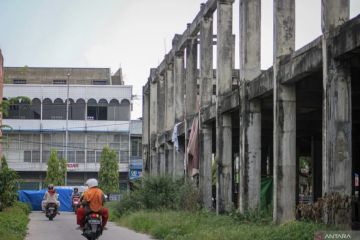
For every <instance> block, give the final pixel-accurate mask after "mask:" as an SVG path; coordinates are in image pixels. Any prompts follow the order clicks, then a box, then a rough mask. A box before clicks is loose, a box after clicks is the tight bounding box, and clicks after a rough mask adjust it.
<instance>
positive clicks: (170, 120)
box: [165, 63, 175, 130]
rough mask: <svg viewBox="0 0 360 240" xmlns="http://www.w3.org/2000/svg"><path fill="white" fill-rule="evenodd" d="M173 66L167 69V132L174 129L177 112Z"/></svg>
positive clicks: (170, 64) (169, 65)
mask: <svg viewBox="0 0 360 240" xmlns="http://www.w3.org/2000/svg"><path fill="white" fill-rule="evenodd" d="M173 72H174V70H173V64H172V63H169V64H168V66H167V69H166V75H165V77H166V99H165V100H166V130H170V129H172V128H173V127H174V123H175V112H174V110H175V109H174V78H173Z"/></svg>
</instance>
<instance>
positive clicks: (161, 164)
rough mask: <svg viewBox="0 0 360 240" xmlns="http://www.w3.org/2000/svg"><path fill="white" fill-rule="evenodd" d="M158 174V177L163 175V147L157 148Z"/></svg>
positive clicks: (164, 164)
mask: <svg viewBox="0 0 360 240" xmlns="http://www.w3.org/2000/svg"><path fill="white" fill-rule="evenodd" d="M158 159H159V160H158V172H159V173H160V175H162V176H163V175H165V173H166V172H165V169H166V168H165V166H166V163H165V147H164V146H160V147H159V148H158Z"/></svg>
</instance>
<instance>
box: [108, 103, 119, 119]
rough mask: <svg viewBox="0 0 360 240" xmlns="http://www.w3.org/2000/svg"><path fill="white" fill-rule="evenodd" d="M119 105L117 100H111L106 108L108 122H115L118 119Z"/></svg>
mask: <svg viewBox="0 0 360 240" xmlns="http://www.w3.org/2000/svg"><path fill="white" fill-rule="evenodd" d="M119 106H120V103H119V101H118V100H117V99H111V100H110V103H109V107H108V120H112V121H116V120H119V119H120V115H119Z"/></svg>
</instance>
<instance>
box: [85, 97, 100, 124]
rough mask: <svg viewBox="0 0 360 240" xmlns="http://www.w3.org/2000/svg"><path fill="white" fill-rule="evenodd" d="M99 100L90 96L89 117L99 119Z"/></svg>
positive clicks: (88, 103)
mask: <svg viewBox="0 0 360 240" xmlns="http://www.w3.org/2000/svg"><path fill="white" fill-rule="evenodd" d="M97 118H98V115H97V102H96V100H95V99H93V98H90V99H89V100H88V102H87V119H88V120H97Z"/></svg>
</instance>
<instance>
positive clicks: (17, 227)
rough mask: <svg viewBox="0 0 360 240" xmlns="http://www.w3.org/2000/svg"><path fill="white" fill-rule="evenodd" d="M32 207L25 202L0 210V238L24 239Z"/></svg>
mask: <svg viewBox="0 0 360 240" xmlns="http://www.w3.org/2000/svg"><path fill="white" fill-rule="evenodd" d="M29 212H30V208H29V207H28V206H27V205H26V204H23V203H16V204H15V205H14V206H12V207H9V208H5V209H4V210H3V211H2V212H0V239H4V240H5V239H6V240H23V239H24V238H25V235H26V230H27V224H28V222H29V218H28V214H29Z"/></svg>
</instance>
